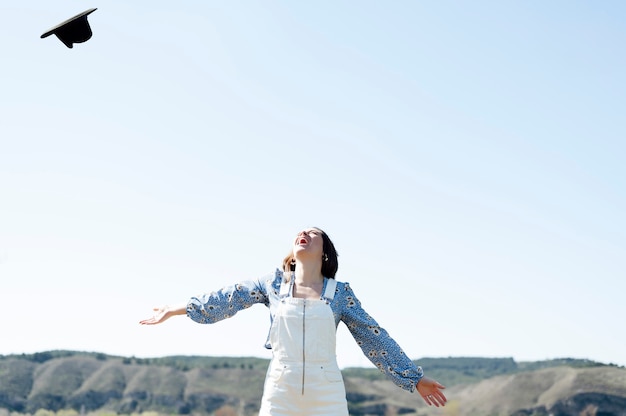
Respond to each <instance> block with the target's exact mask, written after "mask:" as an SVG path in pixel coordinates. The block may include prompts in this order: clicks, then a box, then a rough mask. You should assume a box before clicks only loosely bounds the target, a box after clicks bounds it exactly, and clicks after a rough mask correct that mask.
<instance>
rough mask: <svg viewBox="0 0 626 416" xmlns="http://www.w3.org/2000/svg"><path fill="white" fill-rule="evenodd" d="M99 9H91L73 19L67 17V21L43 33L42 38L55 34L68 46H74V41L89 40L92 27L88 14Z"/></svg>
mask: <svg viewBox="0 0 626 416" xmlns="http://www.w3.org/2000/svg"><path fill="white" fill-rule="evenodd" d="M96 10H97V9H95V8H94V9H89V10H86V11H84V12H82V13H80V14H77V15H76V16H74V17H72V18H71V19H67V20H66V21H65V22H63V23H61V24H59V25H56V26H55V27H53V28H52V29H50V30H48V31H47V32H46V33H44V34H43V35H41V38H42V39H43V38H47V37H48V36H50V35H52V34H55V35H56V37H57V38H59V40H60V41H61V42H63V43H64V44H65V46H67V47H68V48H72V47H74V43H82V42H87V41H88V40H89V39H91V34H92V32H91V27H89V22H88V21H87V15H89V14H90V13H93V12H95V11H96Z"/></svg>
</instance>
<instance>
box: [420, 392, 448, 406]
mask: <svg viewBox="0 0 626 416" xmlns="http://www.w3.org/2000/svg"><path fill="white" fill-rule="evenodd" d="M422 398H423V399H424V401H425V402H426V404H427V405H429V406H435V407H439V406H445V405H446V402H447V401H448V399H446V396H444V394H443V393H442V392H440V391H439V390H436V391H434V392H433V393H431V394H427V395H425V396H422Z"/></svg>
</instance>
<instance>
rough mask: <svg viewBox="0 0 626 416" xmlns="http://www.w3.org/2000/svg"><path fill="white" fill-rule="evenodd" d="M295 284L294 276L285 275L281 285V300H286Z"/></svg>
mask: <svg viewBox="0 0 626 416" xmlns="http://www.w3.org/2000/svg"><path fill="white" fill-rule="evenodd" d="M292 283H293V274H291V273H283V280H282V282H281V283H280V298H281V299H283V298H286V297H287V296H289V292H290V291H291V285H292Z"/></svg>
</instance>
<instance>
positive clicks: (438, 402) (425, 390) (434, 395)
mask: <svg viewBox="0 0 626 416" xmlns="http://www.w3.org/2000/svg"><path fill="white" fill-rule="evenodd" d="M443 389H445V387H444V386H443V385H441V384H440V383H438V382H437V381H435V380H433V379H430V378H428V377H422V379H421V380H420V381H419V382H418V383H417V391H418V393H419V394H420V396H422V399H424V401H425V402H426V404H427V405H429V406H432V405H435V406H437V407H439V406H445V405H446V402H447V401H448V399H446V396H444V394H443V392H442V391H441V390H443Z"/></svg>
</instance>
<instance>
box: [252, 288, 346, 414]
mask: <svg viewBox="0 0 626 416" xmlns="http://www.w3.org/2000/svg"><path fill="white" fill-rule="evenodd" d="M325 280H326V288H325V290H324V293H323V295H322V298H323V299H298V298H294V297H292V296H291V292H292V283H285V282H283V284H282V285H281V288H280V295H281V301H280V305H279V306H278V309H277V312H276V315H275V316H274V320H273V324H272V328H271V330H270V341H271V345H272V360H271V362H270V365H269V368H268V370H267V376H266V378H265V386H264V390H263V399H262V400H261V410H260V411H259V416H348V404H347V401H346V390H345V387H344V384H343V378H342V376H341V371H340V370H339V367H338V365H337V360H336V354H335V344H336V327H335V318H334V315H333V311H332V309H331V308H330V305H329V303H330V302H331V301H332V299H333V297H334V295H335V287H336V284H337V282H336V281H335V279H325ZM291 282H293V279H291Z"/></svg>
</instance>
